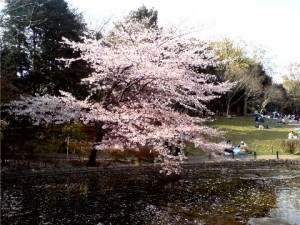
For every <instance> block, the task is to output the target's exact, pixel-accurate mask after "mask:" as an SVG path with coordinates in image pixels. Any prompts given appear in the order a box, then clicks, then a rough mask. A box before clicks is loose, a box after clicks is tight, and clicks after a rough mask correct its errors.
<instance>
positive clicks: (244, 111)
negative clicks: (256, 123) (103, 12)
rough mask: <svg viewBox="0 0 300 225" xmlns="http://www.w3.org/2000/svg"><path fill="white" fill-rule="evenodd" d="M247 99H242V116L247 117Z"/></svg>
mask: <svg viewBox="0 0 300 225" xmlns="http://www.w3.org/2000/svg"><path fill="white" fill-rule="evenodd" d="M247 106H248V97H245V98H244V108H243V116H246V115H247Z"/></svg>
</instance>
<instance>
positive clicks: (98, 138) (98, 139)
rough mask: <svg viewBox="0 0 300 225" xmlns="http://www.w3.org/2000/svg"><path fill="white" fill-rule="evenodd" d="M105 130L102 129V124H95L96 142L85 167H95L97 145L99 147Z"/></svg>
mask: <svg viewBox="0 0 300 225" xmlns="http://www.w3.org/2000/svg"><path fill="white" fill-rule="evenodd" d="M104 134H105V130H104V129H103V123H102V122H96V141H95V143H94V145H93V148H92V151H91V153H90V156H89V160H88V162H87V164H86V166H87V167H93V166H96V165H97V164H96V158H97V149H96V147H97V145H99V144H100V143H101V141H102V139H103V137H104Z"/></svg>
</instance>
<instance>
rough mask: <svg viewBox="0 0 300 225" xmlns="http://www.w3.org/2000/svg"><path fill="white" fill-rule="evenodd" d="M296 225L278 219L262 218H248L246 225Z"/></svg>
mask: <svg viewBox="0 0 300 225" xmlns="http://www.w3.org/2000/svg"><path fill="white" fill-rule="evenodd" d="M275 224H276V225H296V224H294V223H292V222H289V221H287V220H283V219H279V218H271V217H264V218H250V220H249V221H248V223H247V225H275Z"/></svg>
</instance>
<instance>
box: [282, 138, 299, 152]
mask: <svg viewBox="0 0 300 225" xmlns="http://www.w3.org/2000/svg"><path fill="white" fill-rule="evenodd" d="M281 146H282V147H283V149H284V150H285V151H286V152H288V153H290V154H300V140H299V139H287V140H282V142H281Z"/></svg>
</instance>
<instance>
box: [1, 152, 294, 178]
mask: <svg viewBox="0 0 300 225" xmlns="http://www.w3.org/2000/svg"><path fill="white" fill-rule="evenodd" d="M273 157H274V156H273ZM181 165H182V168H183V169H189V168H197V169H220V168H263V167H275V166H296V167H298V166H299V167H300V157H299V156H297V157H291V156H286V157H282V159H272V158H271V157H269V158H268V157H264V158H263V159H261V158H259V159H257V160H251V159H246V158H235V159H230V158H228V159H226V160H224V159H214V160H203V158H201V159H199V158H197V157H190V158H189V160H188V161H187V162H184V163H182V164H181ZM160 167H161V165H160V164H142V165H134V164H113V165H105V166H97V167H85V166H79V167H70V166H68V167H67V166H66V167H51V168H42V169H38V170H36V169H30V170H17V171H16V170H9V169H6V168H5V167H2V168H1V180H6V179H15V178H26V177H37V176H44V177H51V176H56V175H71V174H79V175H80V176H88V174H93V173H98V172H106V171H118V170H119V171H123V170H132V169H134V170H136V169H138V170H140V169H145V168H158V169H159V168H160Z"/></svg>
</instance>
